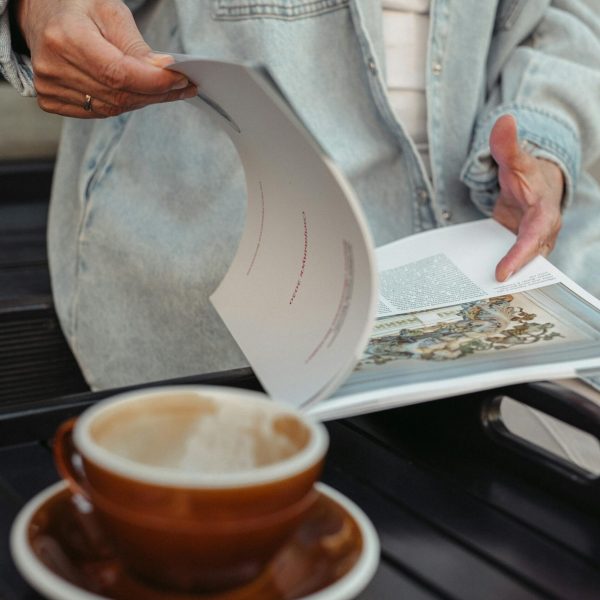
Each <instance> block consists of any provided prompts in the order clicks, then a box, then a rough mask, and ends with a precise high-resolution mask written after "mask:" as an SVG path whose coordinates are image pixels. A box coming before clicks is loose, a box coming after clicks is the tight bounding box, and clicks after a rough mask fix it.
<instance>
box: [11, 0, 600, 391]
mask: <svg viewBox="0 0 600 600" xmlns="http://www.w3.org/2000/svg"><path fill="white" fill-rule="evenodd" d="M6 4H7V0H0V11H2V13H0V14H2V17H1V18H0V67H1V69H2V72H3V74H4V76H5V77H6V78H7V79H8V80H9V81H10V82H11V83H12V84H13V85H14V86H15V87H16V88H17V89H18V90H19V91H20V92H21V93H23V94H25V95H31V94H33V93H34V89H33V86H32V71H31V66H30V63H29V60H28V58H27V57H22V56H16V55H15V54H14V53H13V52H12V50H11V44H10V34H9V29H8V22H7V19H8V16H7V14H6ZM129 5H130V7H131V8H132V9H133V10H134V13H135V15H136V18H137V21H138V24H139V26H140V28H141V30H142V32H143V34H144V36H145V38H146V40H147V41H148V43H149V44H150V45H151V46H152V47H153V48H154V49H159V50H165V51H169V52H184V53H189V54H194V55H201V56H205V57H215V58H222V59H232V60H252V61H256V62H261V63H264V64H266V65H267V66H268V67H269V69H270V70H271V72H272V73H273V74H274V76H275V77H276V79H277V80H278V82H279V84H280V85H281V87H282V88H283V90H284V92H285V94H286V96H287V97H288V98H289V99H290V101H291V102H292V103H293V105H294V109H295V110H296V112H297V113H298V114H299V115H300V116H301V118H302V119H303V120H304V122H305V124H306V126H307V127H308V129H309V130H310V131H311V132H312V134H313V135H314V136H315V137H316V138H317V140H318V141H319V143H320V144H321V145H322V146H323V147H324V149H325V150H326V151H327V152H328V153H329V154H330V156H331V157H332V158H333V159H334V160H335V162H336V163H337V164H338V166H339V167H340V168H341V169H342V170H343V172H344V173H345V174H346V176H347V177H348V179H349V180H350V182H351V184H352V185H353V187H354V189H355V191H356V193H357V195H358V197H359V198H360V201H361V203H362V206H363V209H364V212H365V214H366V216H367V219H368V221H369V224H370V226H371V229H372V232H373V236H374V238H375V241H376V242H377V243H378V244H381V243H385V242H388V241H390V240H393V239H396V238H398V237H401V236H406V235H409V234H411V233H415V232H418V231H422V230H426V229H430V228H433V227H440V226H444V225H446V224H448V223H455V222H461V221H467V220H472V219H476V218H480V217H481V216H483V215H489V214H490V213H491V211H492V209H493V205H494V202H495V199H496V195H497V192H498V180H497V171H496V167H495V163H494V161H493V160H492V159H491V157H490V152H489V147H488V138H489V133H490V130H491V128H492V126H493V124H494V122H495V120H496V118H497V117H498V116H499V115H501V114H503V113H507V112H510V113H512V114H514V115H515V116H516V118H517V121H518V125H519V135H520V137H521V138H522V139H523V140H524V141H526V142H527V147H528V148H529V149H530V151H531V152H532V153H533V154H534V155H536V156H541V157H545V158H547V159H549V160H552V161H554V162H555V163H557V164H558V165H559V166H560V167H561V169H562V170H563V173H564V175H565V179H566V182H567V192H566V198H565V204H566V206H567V208H566V210H565V213H564V227H563V232H562V233H561V236H560V237H559V242H558V245H557V249H556V250H555V252H554V254H553V255H552V259H553V261H554V262H556V263H557V264H558V266H559V267H561V268H562V269H564V270H565V271H566V272H567V273H568V274H569V275H570V276H571V277H572V278H574V279H575V280H577V281H578V282H580V283H581V284H582V285H584V286H585V287H587V288H588V289H589V290H590V291H592V292H593V293H595V294H596V295H600V277H599V276H598V272H599V269H598V267H599V263H600V227H599V226H598V222H597V215H598V211H599V210H600V192H599V190H598V188H597V187H596V185H595V183H594V182H593V180H592V178H591V177H590V176H589V175H588V174H587V173H586V169H587V168H589V166H590V165H591V164H592V163H593V162H594V161H595V160H597V159H598V157H599V155H600V102H598V98H600V17H599V14H598V8H597V3H596V2H595V1H593V0H589V1H586V0H485V1H482V0H460V1H459V0H433V1H432V3H431V27H430V34H429V43H428V56H427V61H428V66H429V68H428V73H427V111H428V135H429V143H430V158H431V170H432V174H431V179H429V177H428V175H427V172H426V170H425V169H424V166H423V164H422V163H421V160H420V157H419V155H418V153H417V152H416V150H415V146H414V144H413V142H412V140H411V139H410V138H409V136H408V135H407V134H406V132H405V129H404V128H403V126H402V123H400V122H398V121H397V120H396V118H395V117H394V114H393V112H392V109H391V108H390V104H389V101H388V97H387V94H386V86H385V64H384V53H383V45H382V31H381V7H380V5H379V2H377V1H373V0H174V1H173V0H147V1H146V2H144V1H143V0H137V1H131V2H129ZM593 7H594V8H593ZM84 94H85V90H82V98H83V95H84ZM244 206H245V190H244V180H243V175H242V172H241V167H240V163H239V160H238V158H237V156H236V154H235V151H234V149H233V146H232V145H231V143H230V141H229V140H228V138H227V137H226V135H225V134H224V133H223V132H221V131H219V130H216V129H215V127H214V125H213V124H212V121H211V120H210V119H209V118H207V117H206V116H205V115H204V114H203V113H201V112H200V111H199V110H198V109H197V108H195V107H193V106H191V105H188V104H185V103H175V104H168V105H167V104H165V105H160V106H151V107H147V108H144V109H142V110H139V111H136V112H134V113H128V114H125V115H122V116H120V117H116V118H112V119H106V120H96V121H78V120H74V119H66V120H65V125H64V130H63V138H62V143H61V148H60V153H59V157H58V161H57V165H56V173H55V178H54V185H53V194H52V203H51V210H50V217H49V257H50V265H51V272H52V284H53V291H54V295H55V302H56V307H57V310H58V314H59V316H60V319H61V322H62V325H63V328H64V331H65V334H66V336H67V338H68V340H69V342H70V344H71V346H72V347H73V349H74V351H75V354H76V356H77V357H78V360H79V361H80V364H81V366H82V369H83V371H84V373H85V375H86V377H87V378H88V380H89V382H90V383H91V384H92V386H94V387H95V388H99V387H106V386H115V385H125V384H129V383H133V382H139V381H147V380H157V379H161V378H167V377H175V376H180V375H186V374H191V373H198V372H206V371H214V370H220V369H224V368H233V367H236V366H242V365H244V364H245V360H244V357H243V355H242V354H241V352H240V351H239V349H238V348H237V346H236V345H235V343H234V342H233V340H232V339H231V337H230V336H229V334H228V332H227V331H226V329H225V327H224V325H223V324H222V323H221V321H220V320H219V317H218V316H217V315H216V313H215V311H214V310H213V309H212V307H211V305H210V303H209V301H208V297H209V295H210V294H211V293H212V291H214V289H215V288H216V286H217V285H218V283H219V282H220V280H221V278H222V277H223V274H224V272H225V270H226V269H227V266H228V264H229V262H230V261H231V259H232V256H233V253H234V250H235V247H236V244H237V240H238V238H239V235H240V232H241V228H242V226H243V221H244ZM498 258H501V257H498ZM494 266H495V265H490V269H493V268H494ZM257 330H259V328H257Z"/></svg>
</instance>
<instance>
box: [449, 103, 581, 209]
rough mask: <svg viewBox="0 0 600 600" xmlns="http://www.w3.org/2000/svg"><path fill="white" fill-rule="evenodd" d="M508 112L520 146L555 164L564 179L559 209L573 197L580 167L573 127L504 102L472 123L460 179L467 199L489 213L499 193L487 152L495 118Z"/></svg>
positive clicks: (538, 111)
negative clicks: (473, 127) (467, 190)
mask: <svg viewBox="0 0 600 600" xmlns="http://www.w3.org/2000/svg"><path fill="white" fill-rule="evenodd" d="M504 114H511V115H513V116H514V117H515V119H516V120H517V128H518V135H519V140H520V141H521V143H522V144H523V148H524V149H525V150H526V151H527V152H528V153H529V154H531V155H532V156H535V157H536V158H544V159H546V160H549V161H551V162H553V163H555V164H556V165H557V166H558V167H559V168H560V169H561V171H562V172H563V175H564V178H565V193H564V196H563V203H562V208H563V209H564V208H566V207H568V206H569V205H570V204H571V203H572V201H573V198H574V196H575V182H576V181H577V178H578V175H579V172H580V169H581V144H580V142H579V136H578V134H577V132H576V129H575V127H574V126H572V125H570V124H569V123H568V122H566V121H565V120H563V119H561V118H560V117H557V116H556V115H554V114H552V113H550V112H548V111H545V110H543V109H539V108H535V107H530V106H523V105H522V104H504V105H502V106H499V107H498V108H496V109H495V110H494V111H493V112H491V113H489V114H487V115H486V116H485V118H484V119H482V120H481V121H480V122H479V123H478V124H477V126H476V130H475V136H474V142H473V146H472V148H473V149H472V150H471V153H470V154H469V157H468V158H467V160H466V162H465V164H464V166H463V169H462V171H461V174H460V179H461V181H462V182H463V183H465V184H466V185H467V186H468V187H469V188H470V190H471V200H472V202H473V203H474V204H475V206H477V208H478V209H479V210H481V211H482V212H483V213H484V214H486V215H488V216H491V214H492V212H493V210H494V204H495V203H496V199H497V197H498V194H499V192H500V186H499V183H498V166H497V165H496V162H495V161H494V159H493V158H492V155H491V153H490V146H489V139H490V133H491V131H492V128H493V127H494V124H495V123H496V121H497V119H498V118H499V117H500V116H501V115H504Z"/></svg>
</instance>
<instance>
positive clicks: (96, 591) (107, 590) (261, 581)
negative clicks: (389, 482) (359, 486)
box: [11, 482, 379, 600]
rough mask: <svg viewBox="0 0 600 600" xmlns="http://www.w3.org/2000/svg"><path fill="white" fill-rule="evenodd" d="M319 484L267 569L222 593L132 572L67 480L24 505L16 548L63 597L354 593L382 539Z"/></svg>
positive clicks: (35, 582)
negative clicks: (177, 588)
mask: <svg viewBox="0 0 600 600" xmlns="http://www.w3.org/2000/svg"><path fill="white" fill-rule="evenodd" d="M316 487H317V490H318V491H319V498H318V500H317V502H316V504H315V506H314V507H313V508H312V509H311V511H310V513H309V515H308V516H307V518H306V520H305V521H304V522H303V524H302V525H301V526H300V528H299V529H298V530H297V531H296V532H295V533H294V535H293V536H292V538H291V539H290V540H289V542H288V543H287V544H286V546H284V548H282V550H281V551H280V552H279V553H278V554H277V556H276V557H275V558H274V559H273V560H272V561H271V562H270V563H269V565H268V567H267V568H266V569H265V571H264V572H263V573H262V574H261V575H260V576H259V577H258V578H257V579H255V580H254V581H252V582H251V583H249V584H247V585H244V586H242V587H239V588H236V589H234V590H229V591H227V592H224V593H220V594H208V595H207V594H185V593H178V592H173V591H169V590H163V589H159V588H157V587H154V586H152V585H151V584H148V583H146V582H144V581H141V580H139V579H137V578H135V577H133V576H132V575H130V574H128V573H127V572H126V571H125V570H124V569H123V567H122V565H121V563H120V561H119V559H118V558H117V557H116V556H115V555H114V553H113V551H112V548H111V546H110V544H109V542H107V540H106V539H105V538H104V535H103V532H102V530H101V529H100V527H99V525H98V523H97V521H96V518H95V516H94V513H93V511H91V512H89V507H88V505H87V504H81V503H78V502H77V500H78V498H77V497H73V496H72V494H71V492H70V490H69V488H68V487H67V485H66V483H64V482H61V483H58V484H56V485H54V486H52V487H51V488H48V489H47V490H45V491H44V492H42V493H41V494H39V495H38V496H36V497H35V498H33V499H32V500H31V501H30V502H29V503H28V504H27V505H26V506H25V508H24V509H23V510H22V511H21V513H20V514H19V516H18V517H17V519H16V521H15V523H14V525H13V530H12V534H11V549H12V553H13V557H14V559H15V563H16V564H17V567H18V568H19V570H20V571H21V573H22V574H23V576H24V577H25V578H26V579H27V580H28V581H29V583H30V584H31V585H32V586H33V587H34V588H36V589H37V590H38V591H39V592H41V593H42V594H44V595H45V596H47V597H48V598H53V599H55V600H76V599H77V600H92V599H94V600H98V599H103V600H108V599H112V600H131V599H132V598H136V599H137V598H140V599H144V600H251V599H252V600H259V599H260V600H292V599H300V598H303V599H304V600H347V599H349V598H353V597H355V596H356V595H357V594H358V593H359V592H360V591H361V590H362V589H363V588H364V587H365V585H366V584H367V583H368V581H369V580H370V579H371V577H372V576H373V573H374V572H375V569H376V567H377V562H378V559H379V543H378V540H377V536H376V534H375V531H374V529H373V526H372V525H371V523H370V521H369V520H368V518H367V517H366V516H365V515H364V513H363V512H362V511H361V510H360V509H359V508H358V507H357V506H356V505H355V504H353V503H352V502H351V501H349V500H348V499H347V498H346V497H345V496H343V495H342V494H340V493H339V492H336V491H335V490H333V489H332V488H330V487H328V486H326V485H324V484H317V486H316Z"/></svg>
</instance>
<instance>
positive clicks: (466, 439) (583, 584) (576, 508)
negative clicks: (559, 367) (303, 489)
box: [0, 370, 600, 600]
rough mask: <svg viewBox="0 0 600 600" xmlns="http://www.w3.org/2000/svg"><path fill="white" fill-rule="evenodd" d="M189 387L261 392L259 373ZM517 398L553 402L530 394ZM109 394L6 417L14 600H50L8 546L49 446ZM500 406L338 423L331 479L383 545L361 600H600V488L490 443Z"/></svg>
mask: <svg viewBox="0 0 600 600" xmlns="http://www.w3.org/2000/svg"><path fill="white" fill-rule="evenodd" d="M179 381H181V382H182V383H189V382H203V383H210V384H228V385H235V386H239V387H248V388H255V389H256V388H258V384H257V383H256V381H255V380H254V378H253V377H252V374H251V373H250V372H249V371H247V370H241V371H236V372H230V373H225V374H217V375H212V376H204V377H194V378H187V379H185V380H179ZM505 391H506V392H507V393H510V394H511V395H513V396H518V395H519V394H520V395H521V396H523V395H524V396H527V397H528V398H533V404H535V403H536V401H538V402H539V401H540V397H541V398H542V400H541V402H542V403H543V401H544V400H543V394H542V396H540V393H539V389H537V388H532V387H530V386H517V387H513V388H511V389H510V390H505ZM109 393H110V392H103V393H96V394H91V393H84V394H78V395H73V396H68V397H64V398H60V399H54V400H52V401H51V402H50V401H46V402H44V401H40V402H36V403H29V404H28V406H27V407H26V408H23V410H20V411H17V410H14V409H13V410H11V411H5V412H4V413H1V412H0V535H1V541H0V598H1V599H2V600H15V599H19V600H21V599H33V598H38V597H39V596H38V595H37V594H36V593H35V592H34V591H33V590H32V589H31V588H30V587H29V586H28V585H27V584H26V583H25V582H24V581H23V580H22V578H21V577H20V575H19V574H18V573H17V571H16V569H15V567H14V565H13V563H12V559H11V557H10V554H9V549H8V535H9V530H10V527H11V524H12V521H13V519H14V517H15V515H16V514H17V512H18V511H19V509H20V508H21V507H22V506H23V505H24V503H25V502H27V500H29V499H30V498H31V497H32V496H33V495H34V494H36V493H37V492H38V491H40V490H42V489H43V488H45V487H46V486H48V485H50V484H52V483H53V482H55V481H56V480H57V479H58V476H57V473H56V471H55V469H54V467H53V464H52V458H51V452H50V442H49V440H50V439H51V437H52V434H53V432H54V430H55V428H56V425H57V424H58V423H59V422H61V421H62V420H64V419H66V418H67V417H69V416H71V415H74V414H78V413H80V412H81V411H82V410H83V409H84V408H85V407H86V406H88V405H90V404H91V403H93V402H96V401H97V400H99V399H101V398H102V397H104V396H106V395H108V394H109ZM496 395H497V392H491V393H485V394H484V393H482V394H472V395H469V396H464V397H460V398H453V399H448V400H441V401H437V402H430V403H427V404H422V405H418V406H412V407H404V408H401V409H395V410H389V411H385V412H381V413H375V414H371V415H368V416H361V417H357V418H352V419H346V420H340V421H333V422H330V423H328V424H327V426H328V429H329V433H330V436H331V447H330V451H329V454H328V458H327V464H326V468H325V473H324V476H323V480H324V481H325V482H326V483H328V484H329V485H331V486H333V487H335V488H337V489H338V490H339V491H341V492H342V493H344V494H346V495H347V496H348V497H350V498H351V499H353V500H354V501H355V502H356V503H357V504H358V505H359V506H361V507H362V508H363V510H364V511H365V512H366V513H367V514H368V515H369V517H370V518H371V520H372V521H373V523H374V525H375V527H376V529H377V531H378V533H379V537H380V540H381V546H382V556H381V562H380V565H379V568H378V570H377V573H376V575H375V577H374V579H373V580H372V582H371V583H370V585H369V586H368V587H367V589H366V590H365V591H364V592H363V593H362V594H361V595H360V596H359V598H360V599H361V600H365V599H367V598H368V599H373V600H388V599H389V600H391V599H394V600H395V599H398V598H407V599H415V600H425V599H433V598H464V599H470V598H473V599H478V600H479V599H486V600H491V599H496V598H497V599H502V600H505V599H510V600H517V599H520V598H523V599H525V598H531V599H533V598H569V599H574V600H575V599H576V600H584V599H586V598H590V599H592V598H596V599H597V598H600V509H599V507H600V505H599V504H598V502H597V499H598V487H597V481H595V482H591V483H590V482H587V483H588V485H586V484H585V482H583V483H582V481H581V480H580V478H578V476H577V474H576V473H574V472H571V473H568V474H567V476H565V473H566V471H564V470H563V472H560V471H561V470H562V467H560V465H559V468H558V469H557V468H556V465H554V466H553V465H548V464H547V463H546V462H545V461H544V460H541V461H540V460H539V458H535V457H533V456H531V455H528V453H527V452H526V451H524V450H523V449H522V448H521V449H518V448H512V447H510V445H506V444H503V443H501V440H500V441H499V440H498V439H497V438H495V437H494V435H488V434H487V433H486V428H485V427H483V426H482V421H481V418H480V415H481V410H482V406H483V405H485V404H486V403H487V402H489V400H490V399H491V398H493V397H495V396H496ZM536 398H537V400H536ZM555 406H558V407H559V408H558V412H560V410H561V408H560V407H561V403H560V402H559V403H558V405H555ZM562 407H563V408H564V403H563V405H562ZM555 412H556V411H555ZM136 600H137V599H136Z"/></svg>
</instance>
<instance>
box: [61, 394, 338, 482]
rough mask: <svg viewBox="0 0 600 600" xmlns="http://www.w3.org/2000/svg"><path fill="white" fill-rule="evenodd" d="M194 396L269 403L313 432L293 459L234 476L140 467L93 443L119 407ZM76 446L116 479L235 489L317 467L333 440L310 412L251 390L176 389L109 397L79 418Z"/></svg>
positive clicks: (84, 455) (287, 477)
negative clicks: (98, 426)
mask: <svg viewBox="0 0 600 600" xmlns="http://www.w3.org/2000/svg"><path fill="white" fill-rule="evenodd" d="M181 393H184V394H185V393H188V394H189V393H191V394H197V395H198V396H200V397H207V396H214V397H218V398H219V399H221V398H223V399H225V400H227V398H231V399H233V398H236V399H239V398H240V397H242V398H244V397H245V398H248V399H249V400H250V399H251V400H253V401H259V402H260V403H269V404H270V407H271V408H272V407H275V408H276V411H275V412H277V413H279V414H282V415H290V416H294V417H296V418H298V419H299V420H301V421H302V423H303V424H304V425H305V426H306V427H307V428H308V429H309V430H310V433H311V435H310V440H309V442H308V444H307V445H306V446H305V447H304V448H302V449H301V450H300V451H299V452H297V453H296V454H294V455H293V456H291V457H289V458H286V459H284V460H281V461H278V462H276V463H272V464H269V465H265V466H261V467H257V468H255V469H252V470H245V471H234V472H230V473H197V472H189V471H178V470H176V469H172V468H169V467H160V466H150V465H145V464H143V463H139V462H136V461H133V460H130V459H127V458H124V457H122V456H119V455H117V454H114V453H113V452H111V451H109V450H106V449H105V448H103V447H102V446H100V445H99V444H97V443H96V442H94V440H93V439H92V437H91V435H90V432H89V428H90V425H91V423H92V422H93V421H94V419H96V418H97V417H98V416H99V415H100V414H102V413H103V412H106V411H108V410H110V409H111V408H112V407H113V406H114V405H115V404H118V403H129V402H132V403H133V402H136V401H138V402H139V401H140V399H142V398H148V399H151V398H154V397H156V396H162V395H168V394H181ZM73 440H74V443H75V446H76V448H77V449H78V451H79V452H81V454H82V457H83V458H84V460H89V461H91V462H92V463H94V464H95V465H96V466H97V467H99V468H101V469H104V470H105V471H108V472H110V473H114V474H115V475H119V476H121V477H124V478H126V479H130V480H133V481H136V482H139V483H144V484H147V485H157V486H162V487H177V488H181V487H185V488H192V489H215V490H218V489H231V488H238V487H239V488H243V487H249V486H256V485H262V484H268V483H274V482H277V481H282V480H285V479H291V478H293V477H294V476H295V475H298V474H300V473H303V472H304V471H307V470H308V469H310V468H311V467H313V466H314V465H316V464H317V463H318V462H319V461H320V460H321V459H322V458H323V457H324V456H325V453H326V452H327V447H328V445H329V436H328V433H327V430H326V429H325V427H324V425H323V424H322V423H320V422H317V421H315V420H314V419H313V418H311V417H310V416H309V415H307V414H306V413H302V412H301V411H300V410H299V409H297V408H294V407H292V406H290V405H286V404H282V403H276V402H274V401H273V400H271V399H270V398H269V397H268V396H267V395H265V394H263V393H260V392H255V391H251V390H245V389H238V388H231V387H224V386H223V387H222V386H209V385H178V386H160V387H152V388H145V389H142V390H134V391H130V392H124V393H121V394H117V395H115V396H111V397H110V398H106V399H104V400H102V401H100V402H99V403H97V404H95V405H93V406H92V407H90V408H88V409H87V410H86V411H85V412H84V413H83V414H82V415H81V416H80V417H79V418H78V420H77V422H76V424H75V428H74V431H73Z"/></svg>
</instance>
